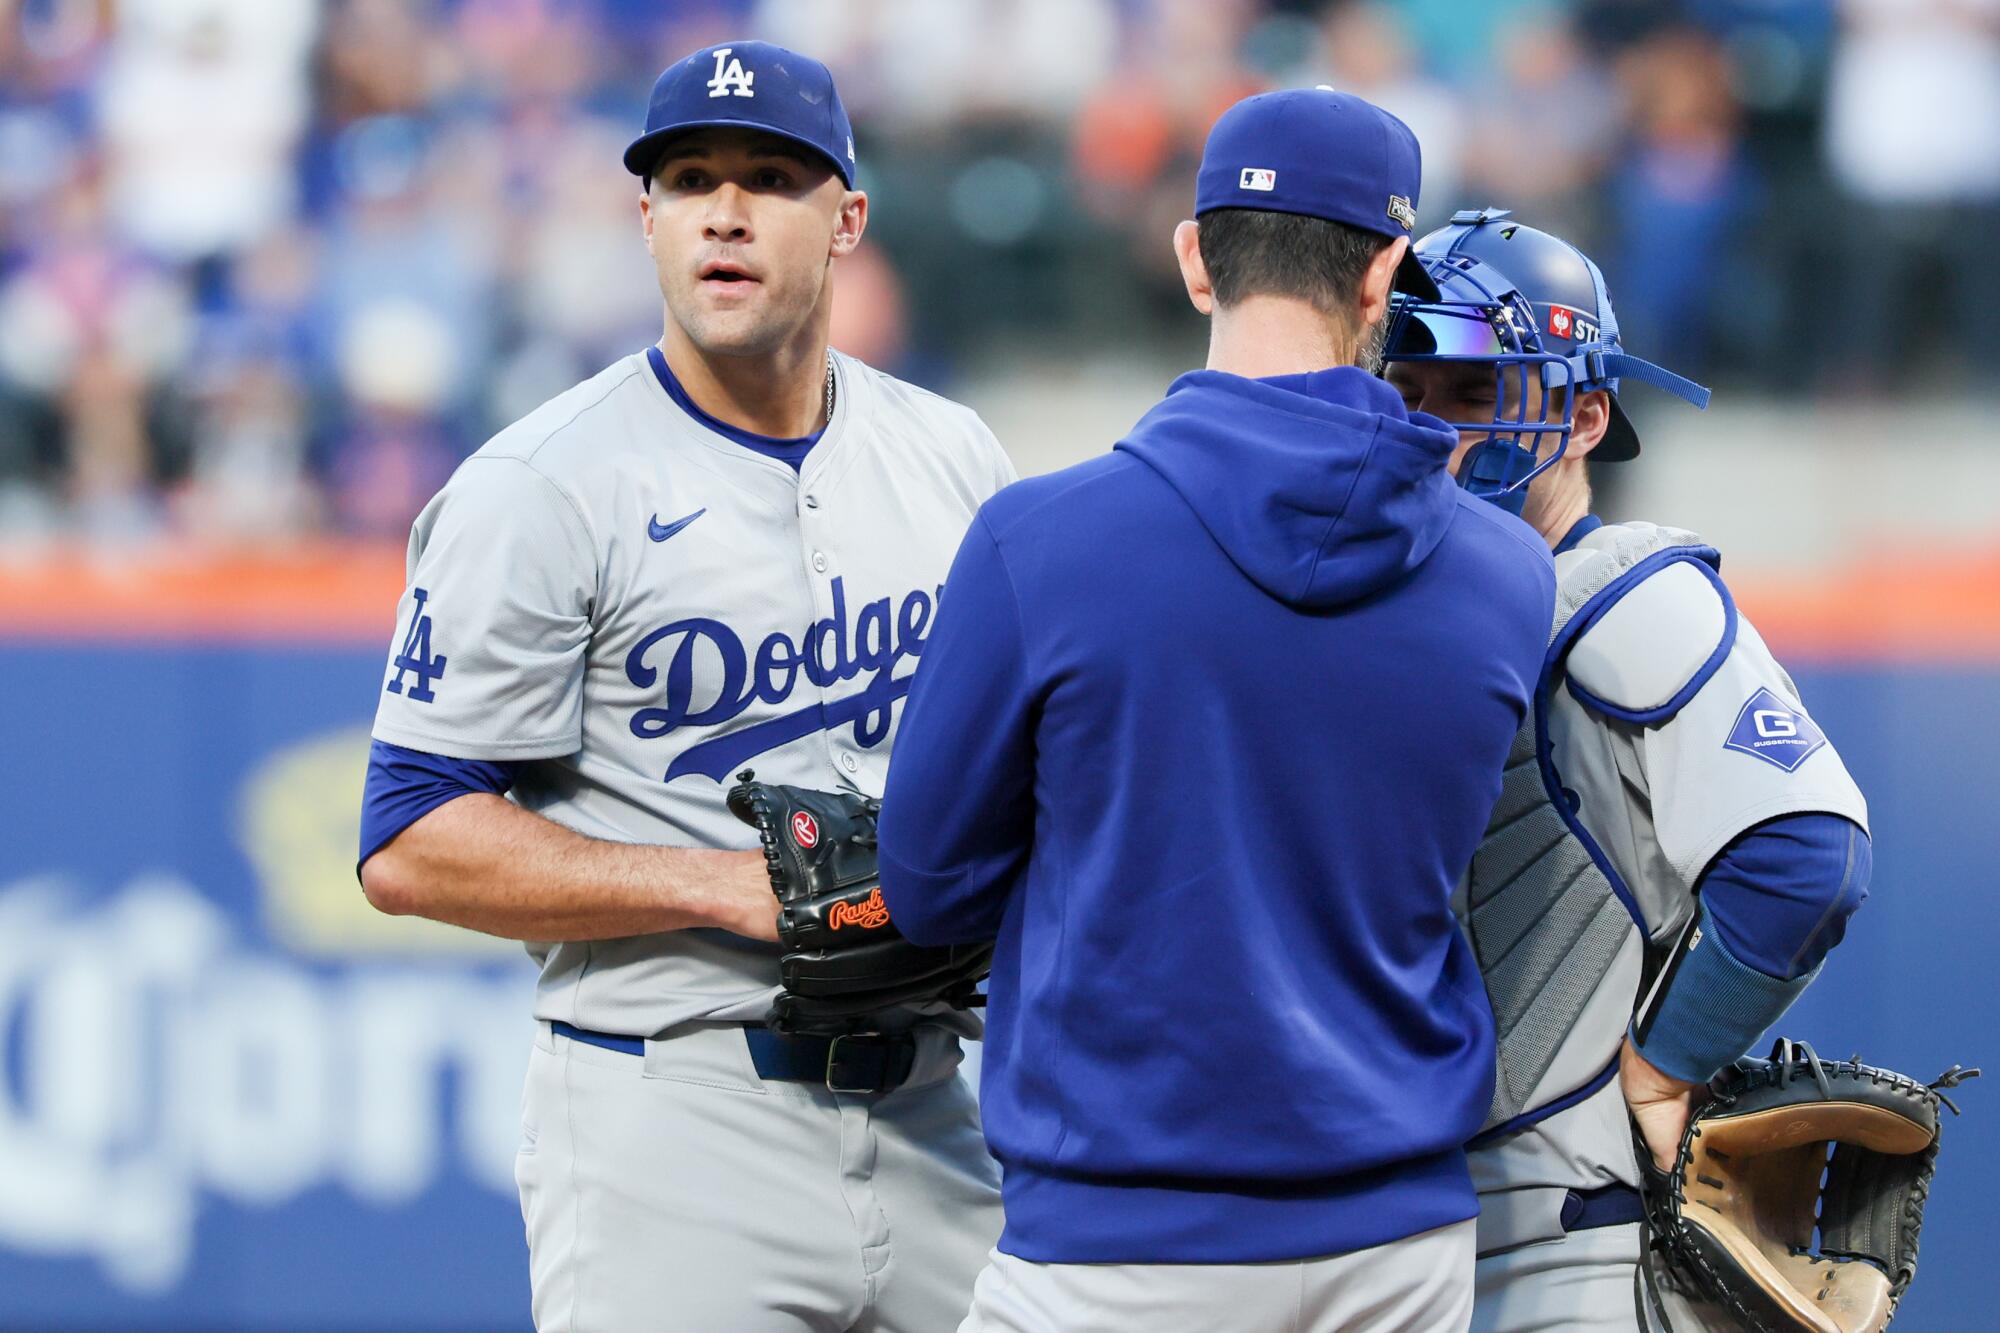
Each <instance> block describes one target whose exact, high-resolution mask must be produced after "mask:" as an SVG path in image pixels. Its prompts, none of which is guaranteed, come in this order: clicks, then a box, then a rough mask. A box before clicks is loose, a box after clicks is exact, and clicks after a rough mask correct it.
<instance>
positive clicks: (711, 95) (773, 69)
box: [625, 42, 854, 190]
mask: <svg viewBox="0 0 2000 1333" xmlns="http://www.w3.org/2000/svg"><path fill="white" fill-rule="evenodd" d="M711 125H726V126H732V127H735V128H738V129H748V130H763V131H764V132H765V133H767V134H775V135H777V136H778V137H779V138H781V139H789V140H791V141H792V142H793V143H796V144H799V145H800V146H802V147H805V148H809V149H811V150H812V151H813V152H814V153H816V154H818V155H819V156H820V157H823V158H825V159H826V161H827V165H828V166H830V167H832V168H833V169H834V171H835V172H836V173H838V175H839V176H840V179H841V181H842V182H843V183H844V184H845V185H846V186H847V188H848V189H850V190H851V189H853V188H854V127H853V126H852V125H850V124H848V121H847V108H846V107H844V106H842V105H841V104H840V93H839V92H838V91H836V90H835V88H834V86H833V74H832V72H831V71H829V70H828V69H827V67H826V66H825V65H822V64H820V63H819V61H817V60H814V59H813V58H812V57H811V56H802V55H800V54H799V53H798V52H796V51H788V50H786V49H785V48H784V47H782V46H774V45H772V44H771V43H770V42H718V43H717V44H716V45H714V46H705V47H703V48H702V49H701V50H699V51H696V52H695V53H694V54H693V55H691V56H689V57H687V58H686V59H685V60H680V61H676V62H675V63H674V64H672V65H669V66H668V67H667V69H666V72H665V73H663V74H661V75H660V77H659V78H658V79H657V80H656V81H655V82H654V84H653V97H652V101H651V102H650V103H649V104H648V105H647V107H646V129H645V132H644V133H643V134H641V135H640V136H639V137H638V138H636V139H634V140H633V141H632V146H631V147H629V148H627V149H626V150H625V169H626V170H627V171H629V172H631V173H632V174H633V175H635V176H640V177H648V176H651V175H652V174H653V168H654V167H656V166H658V165H659V162H660V152H661V150H662V149H663V148H664V147H665V146H666V142H667V140H668V139H671V138H672V137H673V136H674V135H676V134H680V133H682V132H683V131H686V130H695V129H703V128H706V127H708V126H711Z"/></svg>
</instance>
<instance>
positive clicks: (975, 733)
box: [878, 518, 1036, 944]
mask: <svg viewBox="0 0 2000 1333" xmlns="http://www.w3.org/2000/svg"><path fill="white" fill-rule="evenodd" d="M921 662H922V665H921V666H920V667H919V668H918V670H917V675H916V680H915V681H914V683H913V684H912V685H911V688H910V699H909V703H908V705H907V709H906V711H905V712H904V714H903V725H902V729H901V730H900V731H899V732H898V733H897V735H896V749H895V753H894V755H893V757H892V758H891V759H890V761H889V786H888V790H887V791H886V792H885V793H884V794H883V798H882V823H881V829H880V839H881V845H880V847H879V849H878V854H879V857H880V864H881V871H882V896H883V898H884V900H885V901H886V902H887V903H888V904H889V912H890V915H891V916H892V917H893V918H894V920H895V922H896V924H897V926H898V927H899V928H900V929H901V930H902V932H903V934H905V935H906V936H908V937H909V938H910V939H912V940H914V941H916V942H917V943H919V944H955V943H966V942H970V941H973V940H984V939H991V938H992V937H993V936H994V935H995V934H997V933H998V932H999V929H1000V917H1001V914H1002V913H1003V912H1004V911H1005V909H1006V905H1007V897H1008V893H1009V891H1010V890H1011V889H1012V887H1013V884H1014V879H1015V876H1016V875H1017V874H1018V873H1019V871H1020V869H1021V867H1022V865H1023V864H1024V863H1025V862H1026V859H1027V853H1028V848H1029V845H1030V844H1031V843H1032V841H1033V838H1034V808H1035V805H1034V781H1035V762H1034V727H1035V715H1036V703H1035V698H1034V693H1033V688H1032V686H1031V684H1030V680H1029V674H1028V669H1027V661H1026V652H1025V648H1024V644H1023V637H1022V632H1021V615H1020V607H1019V604H1018V602H1017V601H1016V599H1015V595H1014V587H1013V583H1012V582H1011V580H1010V578H1009V575H1008V572H1007V568H1006V565H1005V563H1004V562H1003V560H1002V557H1001V554H1000V550H999V547H998V546H997V545H996V543H995V542H994V539H993V534H992V531H991V529H990V528H988V527H987V525H986V523H985V520H984V519H983V518H976V519H974V521H973V524H972V527H971V529H970V530H969V531H968V532H967V533H966V536H965V541H964V543H963V544H962V545H961V546H960V547H959V551H958V558H957V559H956V560H955V561H954V562H953V564H952V567H951V574H950V576H949V577H948V578H947V579H946V580H945V590H944V596H943V598H942V599H941V600H940V601H939V603H938V615H937V620H936V622H935V623H934V624H933V626H932V628H931V634H930V638H929V639H928V640H927V641H926V642H925V644H924V651H923V657H922V659H921Z"/></svg>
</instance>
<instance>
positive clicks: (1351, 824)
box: [883, 368, 1554, 1262]
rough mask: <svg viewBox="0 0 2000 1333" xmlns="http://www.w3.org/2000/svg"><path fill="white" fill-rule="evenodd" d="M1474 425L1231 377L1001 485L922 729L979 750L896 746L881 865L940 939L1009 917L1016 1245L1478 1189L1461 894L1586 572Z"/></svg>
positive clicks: (1291, 1217)
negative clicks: (1475, 442)
mask: <svg viewBox="0 0 2000 1333" xmlns="http://www.w3.org/2000/svg"><path fill="white" fill-rule="evenodd" d="M1451 445H1452V436H1451V435H1450V434H1449V433H1447V432H1445V431H1444V430H1442V429H1441V428H1440V426H1439V423H1436V422H1432V421H1431V420H1430V419H1429V418H1423V417H1419V418H1417V419H1416V420H1412V419H1410V418H1409V417H1408V416H1407V415H1406V414H1405V412H1404V410H1403V407H1402V404H1401V401H1400V400H1399V399H1398V397H1397V395H1396V394H1395V392H1394V391H1393V390H1391V389H1389V388H1388V387H1387V386H1386V385H1385V384H1383V383H1382V382H1381V381H1380V380H1377V379H1375V378H1374V377H1372V376H1370V375H1367V374H1365V373H1364V372H1362V371H1359V370H1355V369H1351V368H1349V369H1339V370H1330V371H1323V372H1318V373H1315V374H1312V375H1296V376H1284V377H1277V378H1273V379H1263V380H1251V379H1244V378H1240V377H1238V376H1234V375H1228V374H1222V373H1219V372H1214V371H1199V372H1195V373H1193V374H1189V375H1185V376H1183V377H1181V379H1180V380H1178V381H1177V382H1176V383H1175V384H1174V386H1173V388H1172V389H1171V390H1170V391H1169V393H1168V395H1167V397H1166V399H1165V400H1164V401H1163V402H1162V403H1161V404H1160V405H1159V406H1157V407H1156V408H1154V409H1153V411H1152V412H1150V413H1149V414H1148V415H1147V416H1146V418H1145V419H1144V420H1142V421H1141V422H1140V423H1139V425H1138V426H1137V427H1136V428H1135V429H1134V430H1133V431H1132V433H1131V434H1130V436H1128V437H1127V438H1126V439H1125V440H1124V441H1122V442H1121V443H1120V444H1119V445H1118V447H1117V449H1116V450H1114V451H1113V452H1112V453H1111V454H1110V455H1108V456H1106V457H1104V458H1100V459H1097V460H1095V461H1093V462H1090V463H1086V464H1084V465H1082V466H1080V467H1075V468H1071V469H1069V470H1067V471H1064V472H1059V473H1056V474H1054V475H1053V476H1048V477H1043V478H1039V479H1036V480H1032V481H1028V482H1023V483H1020V484H1018V485H1016V486H1013V487H1011V488H1009V489H1008V490H1006V491H1003V492H1002V493H1001V494H1000V495H998V496H996V497H994V499H992V500H991V501H989V502H988V503H987V505H986V506H985V507H984V509H982V511H981V513H980V516H979V519H978V520H977V522H976V523H975V524H974V526H973V530H972V532H971V534H970V535H969V536H968V539H967V542H966V544H965V546H964V547H963V548H962V549H961V552H960V555H959V558H958V563H957V564H956V565H955V566H954V568H953V571H952V574H951V576H950V579H949V580H948V582H947V585H946V594H945V600H944V608H945V609H944V611H943V613H942V614H941V618H940V622H939V625H938V629H937V632H936V633H935V634H934V636H933V640H932V643H931V644H930V645H929V646H928V647H927V649H926V653H925V656H924V658H923V662H922V665H921V668H920V670H919V672H918V675H917V681H916V685H915V687H914V689H913V692H912V695H911V701H910V707H909V712H908V715H907V716H906V718H905V722H904V727H905V742H906V744H907V742H908V740H910V739H912V738H915V737H917V736H919V735H928V734H931V733H933V732H936V733H938V734H950V735H954V736H956V737H957V738H958V744H957V745H956V746H954V747H930V746H922V745H920V746H918V747H917V749H916V751H915V754H916V757H917V761H916V762H915V763H912V752H911V751H910V750H909V749H907V748H906V749H903V750H899V752H898V757H897V760H896V764H895V765H894V766H893V767H892V769H891V773H890V786H889V794H888V799H887V802H886V809H885V815H884V832H883V846H884V863H885V869H884V876H885V884H886V885H887V886H888V887H889V889H890V891H891V894H892V897H891V906H892V909H893V911H894V913H895V918H896V920H897V921H898V923H899V924H900V925H901V927H902V929H903V930H904V931H905V932H906V933H907V934H909V935H911V936H912V937H913V938H916V939H919V940H924V941H943V940H946V939H962V938H971V937H975V936H978V935H980V934H982V933H997V935H998V938H999V943H998V948H997V950H996V954H995V962H994V969H995V975H994V982H993V986H992V992H993V1002H992V1005H993V1007H992V1013H991V1016H990V1022H989V1029H988V1043H987V1055H986V1064H985V1075H984V1078H985V1097H984V1111H985V1118H986V1130H987V1136H988V1139H989V1142H990V1143H991V1144H992V1146H993V1149H994V1151H995V1154H996V1155H997V1156H998V1157H999V1158H1000V1159H1001V1161H1002V1163H1003V1164H1004V1165H1005V1167H1006V1168H1007V1171H1006V1192H1005V1197H1006V1204H1007V1217H1008V1229H1007V1234H1006V1238H1005V1240H1004V1241H1003V1248H1004V1249H1007V1250H1008V1251H1009V1252H1010V1253H1014V1254H1017V1255H1020V1256H1022V1257H1025V1258H1031V1259H1050V1260H1060V1261H1066V1262H1090V1261H1119V1260H1145V1261H1150V1262H1175V1261H1178V1262H1189V1261H1209V1262H1215V1261H1220V1260H1242V1261H1247V1260H1254V1259H1269V1258H1279V1257H1287V1256H1296V1255H1307V1254H1323V1253H1330V1252H1334V1251H1343V1250H1351V1249H1357V1248H1360V1247H1363V1246H1367V1245H1372V1244H1377V1243H1380V1242H1382V1241H1384V1240H1388V1239H1393V1238H1395V1237H1399V1236H1404V1235H1410V1234H1414V1233H1416V1232H1418V1231H1424V1230H1428V1229H1430V1228H1432V1227H1436V1226H1441V1225H1444V1224H1446V1223H1448V1222H1454V1221H1458V1220H1461V1219H1463V1218H1466V1217H1470V1216H1471V1215H1472V1213H1473V1211H1474V1206H1473V1196H1472V1191H1471V1188H1470V1184H1469V1181H1468V1179H1467V1176H1466V1170H1465V1165H1464V1160H1463V1157H1462V1154H1461V1152H1460V1147H1459V1145H1461V1144H1462V1143H1463V1142H1464V1141H1465V1139H1467V1138H1468V1137H1470V1136H1471V1134H1472V1133H1473V1132H1474V1131H1475V1130H1476V1129H1477V1128H1478V1126H1479V1123H1480V1119H1481V1117H1482V1115H1483V1114H1484V1112H1485V1109H1486V1106H1487V1102H1488V1100H1489V1098H1490V1095H1491V1077H1492V1075H1491V1062H1492V1040H1493V1035H1492V1020H1491V1017H1490V1014H1489V1013H1488V1011H1487V1007H1486V1002H1485V999H1484V995H1483V991H1482V990H1481V987H1480V984H1479V978H1478V972H1477V969H1476V967H1475V966H1474V963H1473V960H1472V958H1471V955H1470V953H1469V952H1468V950H1467V948H1466V945H1465V943H1464V941H1463V939H1462V937H1461V936H1460V934H1459V932H1458V930H1457V928H1456V927H1455V925H1454V924H1453V920H1452V916H1451V913H1450V908H1449V898H1450V894H1451V891H1452V887H1453V885H1454V883H1455V882H1456V880H1457V878H1458V875H1459V874H1460V872H1461V871H1462V870H1463V868H1464V867H1465V865H1466V864H1467V863H1468V862H1469V860H1470V858H1471V855H1472V850H1473V848H1474V846H1475V845H1476V843H1477V841H1478V839H1479V836H1480V833H1481V832H1482V830H1483V829H1484V827H1485V823H1486V818H1487V815H1488V814H1489V812H1490V811H1491V809H1492V806H1493V802H1494V799H1495V797H1496V796H1497V794H1498V791H1499V780H1500V771H1501V768H1502V765H1503V761H1504V759H1505V756H1506V752H1507V747H1508V745H1509V743H1510V741H1511V740H1512V738H1513V736H1514V735H1515V733H1516V731H1517V730H1518V729H1519V727H1520V724H1521V721H1522V718H1523V716H1524V713H1525V710H1526V708H1527V703H1528V692H1529V689H1530V688H1531V685H1532V682H1533V680H1534V679H1535V669H1536V666H1537V664H1538V663H1539V660H1540V657H1541V652H1542V647H1543V644H1544V642H1545V639H1546V635H1547V625H1548V622H1549V618H1550V615H1551V613H1552V599H1553V587H1554V585H1553V578H1552V574H1551V572H1550V563H1549V559H1548V556H1547V552H1546V548H1545V547H1543V546H1542V545H1541V544H1540V543H1538V542H1535V541H1534V540H1533V536H1532V534H1531V533H1530V532H1529V530H1528V529H1527V528H1526V527H1525V526H1524V525H1522V524H1520V523H1519V522H1518V521H1516V520H1514V519H1512V518H1511V517H1509V516H1507V515H1505V514H1502V513H1500V512H1499V511H1497V510H1495V509H1494V508H1493V507H1492V506H1490V505H1485V504H1482V503H1480V502H1478V501H1475V500H1472V499H1470V498H1469V497H1467V496H1465V494H1464V493H1463V492H1462V491H1460V490H1458V489H1457V488H1456V487H1455V486H1454V485H1453V484H1452V483H1451V481H1450V478H1449V477H1448V475H1447V474H1446V472H1445V461H1446V459H1447V457H1448V456H1449V453H1450V449H1451ZM954 617H965V618H967V619H969V620H977V621H979V622H980V625H981V632H980V633H979V634H978V635H977V636H976V637H975V636H967V637H964V638H961V637H958V636H956V635H953V634H951V633H950V632H949V630H948V628H947V622H949V621H951V620H952V619H953V618H954ZM1468 645H1474V646H1476V648H1477V649H1478V651H1468ZM961 651H965V652H977V653H979V654H981V655H983V656H985V657H986V665H987V666H988V667H991V665H992V664H993V663H994V662H995V661H996V660H998V661H1000V662H1003V663H1004V664H1005V669H1004V670H1000V671H993V670H990V669H989V670H972V669H966V668H965V667H964V666H962V665H961V663H960V662H959V661H957V660H955V659H956V658H957V657H958V656H959V654H960V652H961ZM1017 723H1025V725H1017ZM1002 738H1005V739H1002ZM989 767H990V768H991V769H993V770H996V771H982V770H983V769H987V768H989ZM1007 770H1012V771H1011V772H1008V771H1007ZM1029 774H1031V777H1029V779H1028V781H1026V783H1025V784H1023V783H1022V782H1021V779H1022V778H1023V777H1024V776H1027V775H1029ZM1007 789H1017V790H1030V791H1032V793H1033V797H1032V800H1031V801H1029V802H1024V803H1021V804H1018V805H1017V806H1016V807H1015V808H997V807H995V806H994V805H993V804H991V803H990V801H989V800H988V799H987V797H985V796H983V795H982V793H990V792H993V791H995V790H1007ZM1024 849H1025V852H1026V854H1025V856H1024V855H1022V851H1023V850H1024ZM933 856H937V857H940V858H944V859H938V860H934V859H932V857H933ZM910 884H923V885H926V886H933V887H935V888H937V889H938V891H936V892H924V891H918V892H908V891H905V892H897V891H896V890H897V889H898V888H901V887H904V886H906V885H910ZM947 886H949V887H947ZM1135 1187H1136V1188H1135ZM1188 1187H1191V1188H1188Z"/></svg>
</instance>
